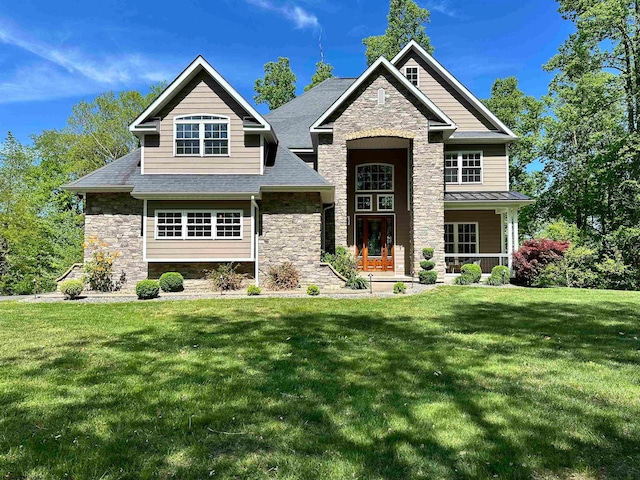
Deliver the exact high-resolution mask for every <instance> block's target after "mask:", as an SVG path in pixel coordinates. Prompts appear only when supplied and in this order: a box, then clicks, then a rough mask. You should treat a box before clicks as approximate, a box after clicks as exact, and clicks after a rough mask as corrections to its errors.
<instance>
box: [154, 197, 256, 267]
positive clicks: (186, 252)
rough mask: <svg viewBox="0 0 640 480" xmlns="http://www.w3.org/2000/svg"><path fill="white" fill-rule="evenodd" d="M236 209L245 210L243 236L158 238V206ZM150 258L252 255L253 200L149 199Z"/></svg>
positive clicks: (168, 208) (246, 256)
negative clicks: (221, 238)
mask: <svg viewBox="0 0 640 480" xmlns="http://www.w3.org/2000/svg"><path fill="white" fill-rule="evenodd" d="M180 209H183V210H236V209H238V210H239V209H242V210H243V212H244V218H243V224H242V230H243V231H242V239H241V240H156V239H155V211H156V210H180ZM146 227H147V238H146V245H145V246H146V249H147V260H149V261H153V260H161V259H171V260H180V259H185V260H202V261H205V260H215V259H245V260H246V259H249V258H251V204H250V202H248V201H247V202H230V201H174V200H171V201H169V200H162V201H160V200H157V201H156V200H154V201H151V200H150V201H148V202H147V218H146Z"/></svg>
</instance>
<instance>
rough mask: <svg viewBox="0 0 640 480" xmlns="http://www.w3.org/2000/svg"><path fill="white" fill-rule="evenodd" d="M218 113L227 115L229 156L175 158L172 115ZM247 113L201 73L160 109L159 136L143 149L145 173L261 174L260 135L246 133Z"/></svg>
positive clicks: (147, 143)
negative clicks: (245, 121) (244, 129)
mask: <svg viewBox="0 0 640 480" xmlns="http://www.w3.org/2000/svg"><path fill="white" fill-rule="evenodd" d="M198 113H200V114H202V113H209V114H219V115H225V116H228V117H229V118H230V125H229V137H230V138H229V156H228V157H195V156H194V157H182V156H181V157H175V156H174V154H173V152H174V146H173V143H174V123H173V119H174V117H176V116H178V115H188V114H198ZM245 115H246V112H245V111H244V109H243V108H242V107H240V106H239V105H238V104H237V102H236V101H235V100H233V98H231V96H230V95H229V94H228V93H227V92H226V91H225V90H224V89H223V88H222V87H220V86H219V85H218V84H217V83H216V82H215V81H214V80H213V79H212V78H211V77H210V76H209V75H208V74H206V73H204V72H201V73H199V74H198V75H196V77H195V78H194V79H193V80H192V81H191V82H189V83H188V84H187V85H186V86H185V88H184V89H183V90H182V91H181V92H180V93H178V94H177V95H176V96H175V97H174V98H173V99H172V100H171V102H169V104H168V105H167V106H166V107H165V108H163V109H162V110H161V111H160V113H159V117H160V118H161V121H160V137H159V141H158V137H157V136H155V138H154V137H150V138H149V140H148V141H146V142H145V148H144V173H145V174H153V173H195V174H199V173H204V174H212V173H223V174H224V173H249V174H255V173H258V174H259V173H260V138H259V136H257V135H245V133H244V131H243V127H242V118H243V116H245Z"/></svg>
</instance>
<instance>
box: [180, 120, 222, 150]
mask: <svg viewBox="0 0 640 480" xmlns="http://www.w3.org/2000/svg"><path fill="white" fill-rule="evenodd" d="M174 123H175V147H176V148H175V151H176V155H178V156H227V155H229V118H228V117H224V116H220V115H184V116H181V117H176V118H175V120H174Z"/></svg>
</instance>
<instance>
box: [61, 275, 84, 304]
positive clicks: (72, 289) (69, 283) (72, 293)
mask: <svg viewBox="0 0 640 480" xmlns="http://www.w3.org/2000/svg"><path fill="white" fill-rule="evenodd" d="M83 290H84V283H82V282H81V281H80V280H66V281H64V282H62V283H61V284H60V292H61V293H63V294H64V296H65V297H66V298H68V299H69V300H74V299H76V298H78V297H79V296H80V294H81V293H82V291H83Z"/></svg>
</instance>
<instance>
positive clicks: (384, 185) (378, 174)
mask: <svg viewBox="0 0 640 480" xmlns="http://www.w3.org/2000/svg"><path fill="white" fill-rule="evenodd" d="M356 191H357V192H393V165H387V164H384V163H372V164H367V165H358V166H357V167H356Z"/></svg>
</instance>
